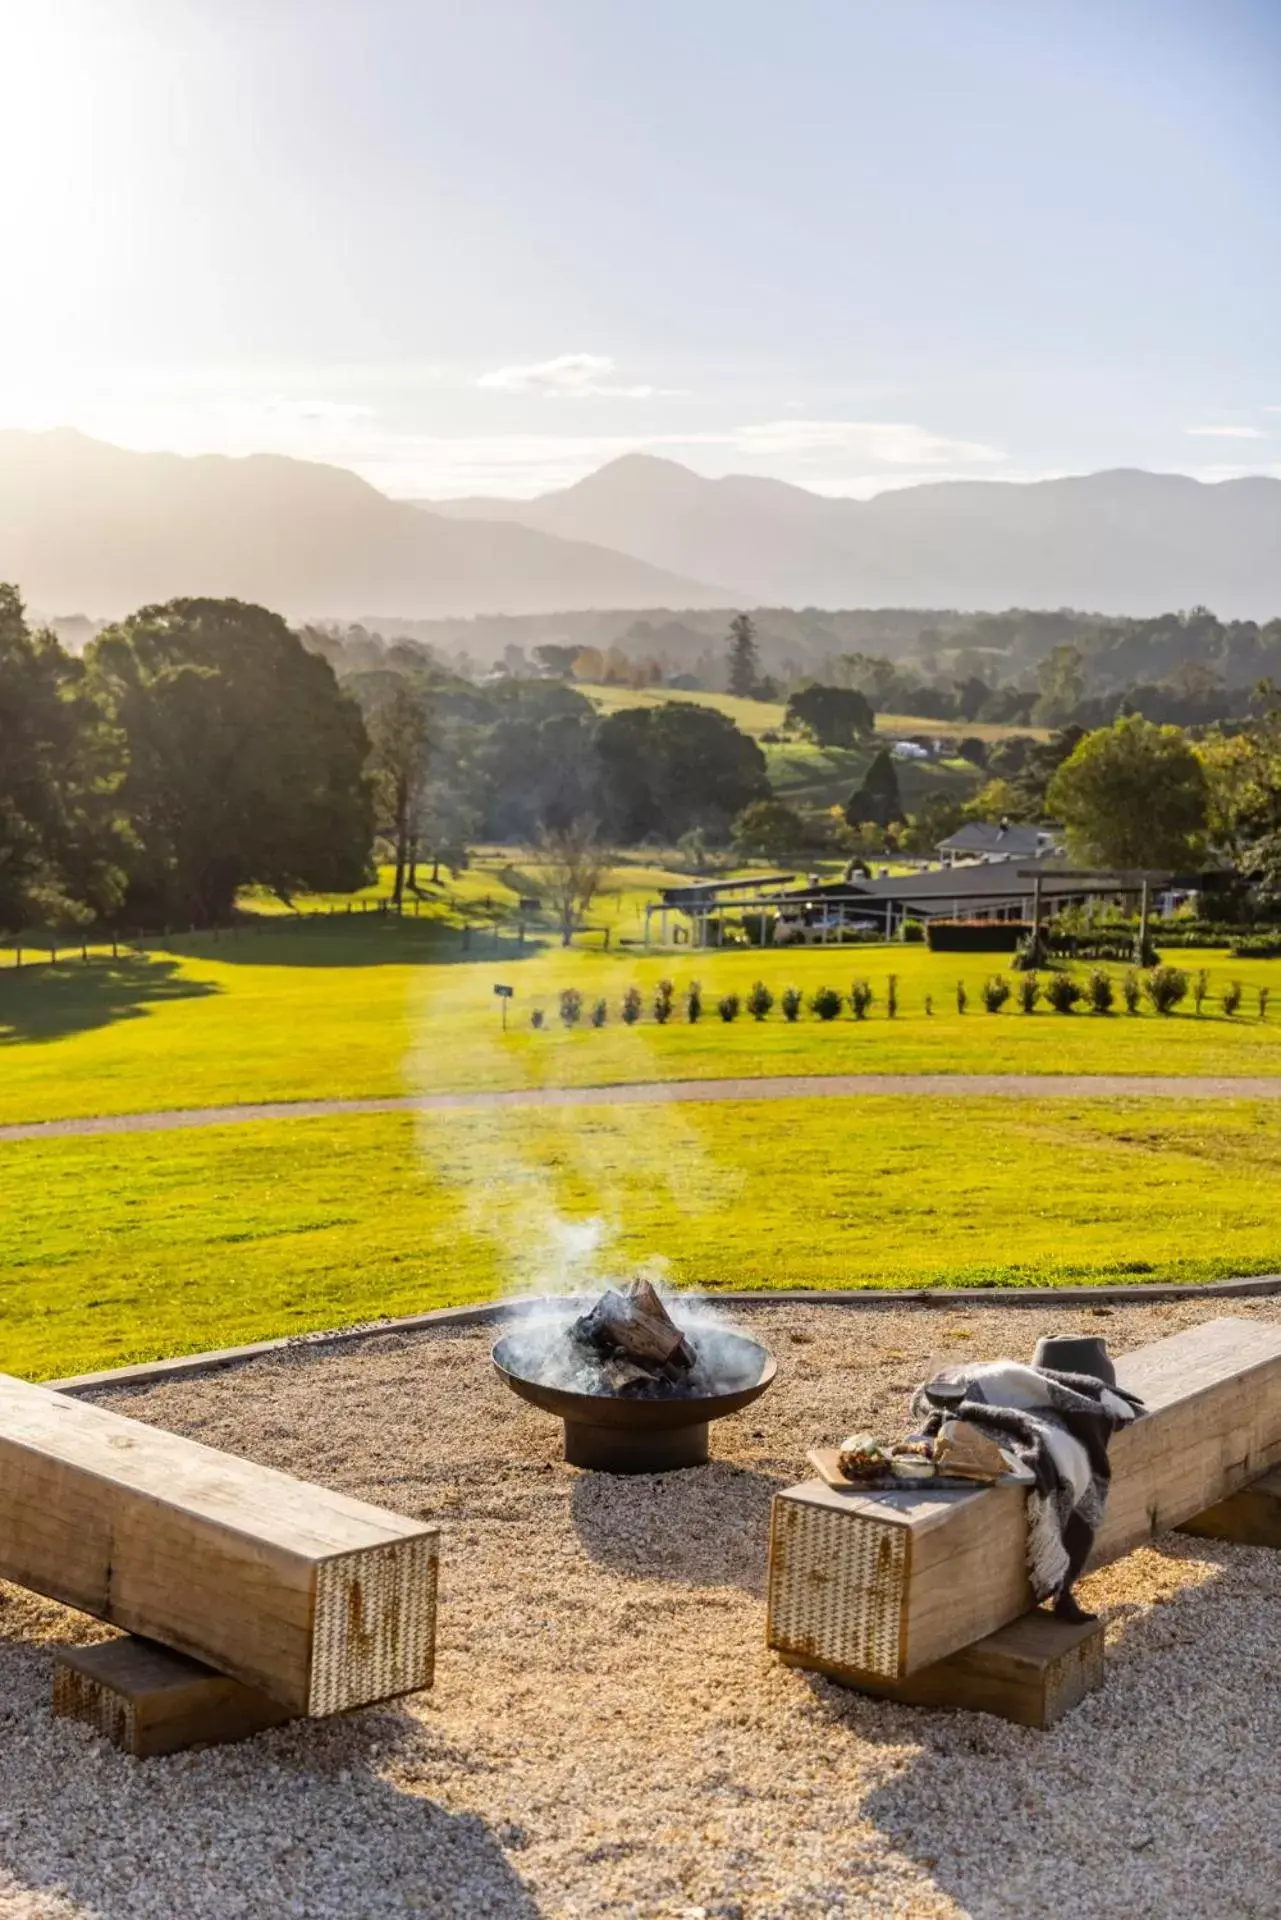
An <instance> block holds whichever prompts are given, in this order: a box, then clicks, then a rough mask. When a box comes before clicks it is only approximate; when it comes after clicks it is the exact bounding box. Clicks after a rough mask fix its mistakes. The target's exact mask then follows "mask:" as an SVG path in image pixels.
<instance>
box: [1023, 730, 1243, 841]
mask: <svg viewBox="0 0 1281 1920" xmlns="http://www.w3.org/2000/svg"><path fill="white" fill-rule="evenodd" d="M1046 802H1047V805H1048V807H1049V810H1050V813H1051V814H1052V815H1053V817H1054V818H1055V819H1058V820H1061V821H1062V822H1063V824H1064V826H1065V827H1066V828H1067V831H1068V843H1069V845H1070V846H1071V848H1072V852H1073V854H1074V855H1075V856H1076V858H1077V859H1079V860H1085V861H1089V862H1093V863H1094V864H1096V865H1098V866H1105V867H1175V868H1187V867H1191V866H1195V864H1196V863H1197V862H1198V861H1199V860H1200V859H1201V857H1202V855H1203V853H1204V851H1205V834H1206V823H1207V817H1208V805H1209V793H1208V788H1207V784H1206V778H1205V773H1204V771H1203V769H1202V766H1201V762H1200V761H1199V760H1198V759H1197V756H1196V754H1195V753H1194V752H1193V750H1192V747H1191V746H1190V744H1189V742H1188V740H1187V737H1186V735H1185V734H1184V733H1183V732H1182V730H1181V729H1180V728H1178V727H1157V726H1153V725H1152V723H1151V721H1149V720H1144V719H1143V718H1142V717H1141V716H1140V715H1139V714H1130V715H1128V716H1127V717H1126V718H1125V719H1123V720H1118V721H1116V722H1115V723H1114V724H1113V725H1112V726H1110V727H1100V728H1098V729H1097V730H1096V731H1095V732H1094V733H1089V734H1087V735H1086V736H1085V738H1084V739H1083V740H1082V741H1080V743H1079V744H1078V745H1077V747H1076V748H1075V750H1074V751H1073V752H1072V753H1071V754H1070V755H1069V757H1068V758H1067V759H1066V760H1065V761H1064V762H1063V764H1062V766H1061V767H1060V768H1059V769H1058V772H1057V773H1056V774H1055V775H1054V778H1053V779H1052V780H1051V781H1050V786H1049V792H1048V793H1047V795H1046Z"/></svg>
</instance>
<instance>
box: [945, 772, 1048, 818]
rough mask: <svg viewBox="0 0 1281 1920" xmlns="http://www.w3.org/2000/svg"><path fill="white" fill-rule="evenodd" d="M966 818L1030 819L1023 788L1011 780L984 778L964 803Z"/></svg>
mask: <svg viewBox="0 0 1281 1920" xmlns="http://www.w3.org/2000/svg"><path fill="white" fill-rule="evenodd" d="M963 811H964V814H965V818H966V819H967V820H990V821H993V822H996V821H1000V820H1031V819H1035V817H1036V816H1035V813H1034V812H1033V811H1032V810H1031V809H1030V808H1029V806H1028V803H1027V795H1026V792H1025V791H1024V789H1023V788H1022V787H1020V786H1018V785H1017V784H1016V783H1015V782H1014V781H1013V780H999V779H998V780H985V781H984V783H983V785H982V786H981V787H980V788H979V790H978V792H977V793H976V794H974V795H973V796H972V798H971V799H969V800H967V801H966V802H965V803H964V808H963Z"/></svg>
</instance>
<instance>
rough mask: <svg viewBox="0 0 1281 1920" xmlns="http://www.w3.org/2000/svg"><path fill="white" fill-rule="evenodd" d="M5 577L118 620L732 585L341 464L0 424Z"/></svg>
mask: <svg viewBox="0 0 1281 1920" xmlns="http://www.w3.org/2000/svg"><path fill="white" fill-rule="evenodd" d="M0 580H11V581H14V582H15V583H16V584H17V585H18V586H19V587H20V588H21V590H22V593H23V597H24V598H25V600H26V601H27V604H28V605H29V606H30V607H32V608H34V609H37V610H38V611H39V612H40V613H41V614H42V615H45V616H50V615H56V614H70V613H87V614H89V615H91V616H100V617H101V616H106V617H116V616H118V615H120V614H123V613H127V612H129V611H131V610H132V609H133V608H135V607H139V606H142V605H145V604H146V603H147V602H148V601H154V600H167V599H171V598H173V597H174V596H176V595H179V594H231V595H235V596H236V597H238V598H240V599H243V600H256V601H260V602H261V603H262V604H263V605H264V606H269V607H274V608H276V609H278V610H279V611H280V612H282V613H284V614H287V615H288V616H289V617H290V618H293V619H308V618H318V619H324V618H329V619H357V618H362V617H377V616H379V615H387V616H392V615H409V616H413V617H428V618H429V617H438V616H441V615H445V614H470V613H552V612H562V611H566V612H567V611H571V610H573V609H576V608H591V607H637V608H640V607H664V606H666V607H685V606H690V607H706V606H710V605H723V604H724V602H725V600H726V598H727V594H726V591H725V590H724V589H721V590H720V591H713V590H712V589H711V588H709V587H705V586H703V585H702V584H700V583H699V582H698V581H696V580H686V579H683V578H680V577H679V576H678V575H676V574H672V573H667V572H665V571H663V570H662V569H660V568H657V567H654V566H651V565H649V564H648V563H647V562H645V561H643V560H637V559H634V558H633V557H632V556H631V555H629V554H622V553H611V552H607V551H606V550H605V549H603V548H601V547H598V546H594V545H591V544H588V543H585V542H582V541H578V540H576V539H574V538H573V537H572V536H571V537H567V538H554V537H553V536H551V535H549V534H545V533H539V532H538V531H537V530H536V529H532V528H529V527H525V526H520V525H516V524H514V523H512V522H507V521H504V520H502V519H501V518H499V519H494V520H486V521H484V522H480V521H476V522H474V523H473V522H464V521H460V520H456V519H450V518H447V517H446V516H445V515H443V514H436V513H425V512H424V511H423V510H422V509H421V508H419V507H417V506H413V505H410V504H407V503H406V502H403V501H397V500H389V499H388V498H387V496H386V494H383V493H379V491H378V490H377V488H376V487H371V486H369V485H368V484H367V483H366V482H365V481H364V480H361V479H358V478H357V476H356V475H355V474H354V473H349V472H347V471H346V469H344V468H342V467H331V466H323V465H320V464H318V463H316V462H313V461H305V460H290V459H286V458H283V457H281V456H278V455H275V454H254V455H252V456H250V457H248V458H245V459H229V458H227V457H225V456H223V455H220V454H200V455H196V456H194V457H185V456H183V455H180V454H174V453H134V452H128V451H126V450H125V449H124V448H121V447H113V446H109V445H107V444H106V443H105V442H104V441H101V440H92V439H89V438H87V437H86V436H85V435H84V434H80V433H75V432H72V431H70V430H68V429H65V428H64V429H58V430H57V431H54V432H51V433H28V432H21V431H18V430H10V431H6V432H0ZM729 597H732V596H729Z"/></svg>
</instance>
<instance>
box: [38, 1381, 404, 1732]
mask: <svg viewBox="0 0 1281 1920" xmlns="http://www.w3.org/2000/svg"><path fill="white" fill-rule="evenodd" d="M437 1540H438V1529H437V1528H436V1527H434V1526H429V1525H425V1524H424V1523H423V1522H422V1521H418V1520H409V1519H406V1518H405V1517H404V1516H403V1515H401V1514H397V1513H388V1512H385V1511H384V1510H383V1509H382V1508H380V1507H373V1506H369V1505H367V1504H366V1503H365V1502H364V1501H362V1500H353V1499H351V1498H349V1497H348V1496H347V1495H346V1494H342V1493H335V1492H333V1491H332V1490H331V1489H329V1488H327V1487H314V1486H309V1485H308V1484H307V1483H306V1482H305V1481H302V1480H295V1479H293V1478H292V1477H291V1476H290V1475H289V1474H286V1473H278V1472H276V1471H275V1470H274V1469H273V1468H271V1467H263V1466H258V1465H257V1464H255V1463H254V1462H253V1461H249V1460H241V1459H238V1458H237V1457H236V1456H235V1455H233V1454H228V1453H218V1452H216V1451H215V1450H214V1449H213V1448H212V1447H205V1446H201V1445H200V1444H199V1442H197V1441H195V1440H187V1439H184V1438H183V1437H181V1436H180V1435H177V1434H172V1433H165V1432H163V1431H162V1430H161V1429H160V1428H158V1427H150V1426H146V1425H144V1424H143V1423H142V1422H141V1421H137V1420H126V1419H124V1418H122V1416H121V1415H119V1414H117V1413H112V1412H110V1411H109V1410H108V1409H107V1408H105V1407H99V1406H94V1405H91V1404H89V1403H87V1402H84V1401H80V1400H73V1399H69V1398H67V1397H66V1396H65V1395H63V1394H60V1393H53V1392H50V1391H49V1390H48V1389H47V1388H45V1387H37V1386H32V1385H31V1384H30V1383H29V1382H27V1381H25V1380H15V1379H12V1378H11V1377H10V1376H8V1375H5V1374H0V1578H3V1579H6V1580H13V1581H15V1582H16V1583H17V1584H18V1585H19V1586H24V1587H30V1588H32V1589H33V1590H34V1591H35V1592H36V1593H43V1594H46V1595H47V1596H48V1597H49V1598H50V1599H51V1600H60V1601H62V1603H63V1604H64V1605H65V1606H69V1607H76V1608H78V1609H79V1611H80V1612H82V1613H89V1614H93V1615H94V1616H95V1617H96V1618H97V1619H99V1620H106V1621H109V1622H110V1623H111V1624H112V1625H113V1626H118V1627H123V1628H124V1629H125V1630H126V1631H127V1632H130V1633H136V1634H141V1635H142V1636H144V1637H145V1638H147V1639H150V1640H159V1641H162V1642H163V1643H164V1644H165V1645H166V1646H169V1647H172V1648H174V1649H175V1650H176V1651H177V1652H179V1653H185V1654H187V1655H188V1656H189V1657H190V1658H192V1659H195V1660H200V1661H203V1662H205V1663H206V1664H207V1665H208V1666H211V1667H213V1668H214V1669H215V1670H216V1671H217V1672H219V1673H224V1674H226V1675H228V1676H229V1677H230V1678H232V1679H235V1680H239V1681H241V1682H243V1684H244V1685H245V1686H247V1687H255V1688H259V1689H261V1690H262V1691H263V1692H264V1693H267V1694H269V1695H270V1696H271V1698H272V1699H274V1700H276V1701H277V1702H278V1703H279V1704H280V1705H281V1706H282V1707H285V1708H287V1709H288V1710H289V1711H290V1712H291V1713H296V1714H326V1713H339V1712H342V1711H344V1710H345V1709H346V1708H349V1707H357V1706H363V1705H366V1704H368V1703H369V1702H371V1701H375V1700H385V1699H389V1698H391V1697H393V1696H394V1695H397V1694H403V1693H412V1692H414V1691H415V1690H416V1689H418V1688H420V1687H426V1686H430V1684H431V1678H432V1661H433V1653H434V1640H435V1619H436V1556H437Z"/></svg>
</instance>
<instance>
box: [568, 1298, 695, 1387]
mask: <svg viewBox="0 0 1281 1920" xmlns="http://www.w3.org/2000/svg"><path fill="white" fill-rule="evenodd" d="M571 1334H572V1337H573V1338H574V1339H575V1340H578V1341H581V1342H582V1343H583V1344H584V1345H585V1346H589V1347H592V1348H594V1349H595V1350H596V1352H597V1353H599V1354H601V1355H602V1356H605V1357H608V1356H611V1355H622V1356H624V1357H625V1358H626V1359H628V1360H630V1361H631V1362H633V1364H635V1365H636V1366H639V1367H643V1368H645V1369H646V1370H647V1371H648V1372H649V1373H650V1374H651V1376H653V1375H662V1376H665V1377H667V1378H669V1379H679V1377H680V1375H681V1374H682V1373H686V1372H688V1370H689V1369H690V1367H692V1366H693V1364H694V1355H693V1353H692V1351H691V1350H690V1347H689V1343H688V1341H687V1340H686V1339H685V1336H684V1334H683V1333H682V1332H681V1330H680V1328H679V1327H678V1326H677V1325H676V1323H675V1321H674V1320H673V1319H672V1317H671V1315H670V1314H669V1313H668V1311H667V1309H666V1307H665V1306H664V1305H663V1303H662V1300H661V1299H660V1298H659V1296H658V1293H657V1292H656V1291H655V1289H654V1288H653V1287H652V1286H651V1285H650V1283H649V1281H648V1280H635V1281H633V1282H632V1284H631V1285H630V1286H629V1287H628V1288H627V1289H626V1290H625V1291H624V1292H621V1293H620V1292H618V1291H617V1290H616V1289H615V1288H613V1287H608V1288H606V1290H605V1292H604V1293H603V1294H602V1295H601V1297H600V1299H599V1300H598V1301H597V1302H596V1304H595V1306H594V1307H592V1309H591V1311H590V1312H589V1313H585V1314H582V1315H581V1316H580V1317H579V1318H578V1319H577V1320H576V1321H575V1322H574V1325H573V1327H572V1329H571Z"/></svg>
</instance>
